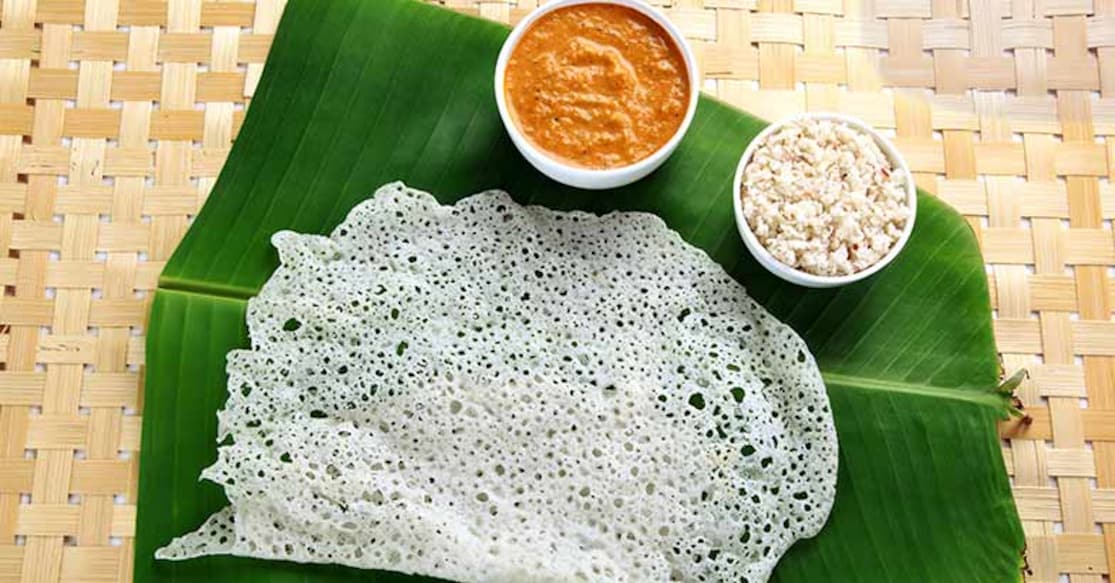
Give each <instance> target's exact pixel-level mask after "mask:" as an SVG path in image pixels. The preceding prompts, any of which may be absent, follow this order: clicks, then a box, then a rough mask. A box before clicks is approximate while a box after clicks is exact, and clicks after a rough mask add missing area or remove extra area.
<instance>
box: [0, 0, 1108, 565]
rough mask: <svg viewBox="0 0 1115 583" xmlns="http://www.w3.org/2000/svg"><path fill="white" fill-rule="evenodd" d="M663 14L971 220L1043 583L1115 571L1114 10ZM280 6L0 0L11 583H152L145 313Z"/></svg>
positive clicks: (742, 93)
mask: <svg viewBox="0 0 1115 583" xmlns="http://www.w3.org/2000/svg"><path fill="white" fill-rule="evenodd" d="M369 1H372V0H369ZM535 2H536V0H520V1H519V2H517V3H515V2H511V3H509V2H508V1H506V0H488V1H481V2H477V1H475V0H445V1H443V2H442V3H448V4H450V5H451V6H452V7H453V8H456V9H460V10H463V11H466V12H469V13H472V14H479V15H481V16H485V17H488V18H493V19H496V20H501V21H504V22H514V21H515V20H517V19H518V18H520V17H521V16H522V15H523V14H524V13H525V12H526V11H528V10H529V9H530V8H531V7H533V6H534V5H535ZM658 3H659V4H662V5H664V6H665V8H666V11H667V12H668V14H669V15H670V17H671V18H673V19H674V21H675V22H676V23H677V24H678V25H679V26H680V27H681V29H682V30H683V31H684V32H685V34H686V35H687V36H688V37H689V38H690V39H692V41H693V43H694V46H695V48H696V50H697V52H698V53H699V58H700V62H701V67H702V70H703V72H704V76H705V89H706V90H707V91H708V92H710V93H712V94H715V95H718V96H719V97H721V98H722V99H725V100H727V101H728V102H730V103H733V104H735V105H738V106H740V107H743V108H746V109H748V110H750V111H752V112H754V113H756V114H758V115H761V116H765V117H777V116H780V115H783V114H788V113H792V112H797V111H802V110H806V109H814V110H816V109H827V110H838V111H843V112H847V113H851V114H853V115H857V116H859V117H862V118H865V119H867V120H868V121H870V122H871V123H873V124H875V125H876V126H878V127H881V128H885V129H892V130H894V132H895V135H896V136H897V137H896V141H897V143H898V144H899V146H900V148H901V149H902V150H903V152H904V153H905V155H906V156H907V158H908V159H909V161H910V164H911V166H912V167H913V169H914V170H915V172H917V176H918V181H919V184H920V185H921V186H922V187H923V188H926V189H927V190H930V191H933V192H936V193H937V194H938V195H939V196H941V197H942V198H944V199H945V200H947V201H949V202H950V203H952V204H953V205H954V206H955V207H956V208H958V209H959V210H960V211H961V212H962V213H964V214H965V215H966V216H967V217H968V219H969V221H970V223H971V225H972V227H973V228H974V229H975V230H976V232H977V233H978V234H979V237H980V240H981V244H982V246H983V251H984V255H985V257H986V260H987V263H988V278H989V280H990V283H991V290H992V302H993V303H994V306H995V309H996V316H997V322H996V336H997V338H998V342H999V348H1000V349H1001V350H1002V351H1003V353H1004V354H1003V360H1004V363H1005V365H1006V366H1007V368H1011V369H1013V368H1017V367H1022V366H1025V367H1027V368H1029V369H1030V370H1031V372H1032V378H1031V380H1030V381H1028V382H1027V383H1026V384H1025V386H1024V387H1023V389H1022V391H1021V397H1022V400H1023V401H1024V402H1025V404H1026V406H1027V411H1028V412H1029V414H1030V419H1031V422H1030V423H1029V424H1028V425H1023V424H1018V423H1015V424H1012V425H1010V426H1004V427H1003V436H1004V442H1003V447H1004V457H1005V458H1006V461H1007V471H1008V472H1010V473H1011V475H1012V476H1013V480H1014V491H1015V494H1016V499H1017V501H1018V506H1019V510H1020V512H1021V514H1022V518H1023V521H1024V525H1025V528H1026V533H1027V541H1028V547H1029V550H1028V560H1029V574H1028V577H1029V579H1030V580H1033V581H1055V580H1057V579H1058V578H1064V577H1063V575H1064V574H1068V577H1069V579H1070V580H1071V581H1074V582H1087V581H1099V580H1101V579H1102V578H1103V574H1106V573H1109V572H1111V571H1112V570H1113V569H1115V322H1113V321H1112V305H1113V302H1115V297H1113V292H1115V289H1113V286H1112V278H1113V277H1115V269H1113V265H1115V242H1113V239H1112V224H1111V223H1112V218H1113V217H1115V186H1113V183H1112V182H1110V181H1111V180H1113V179H1115V0H1094V1H1093V0H758V2H757V3H756V1H754V0H673V1H672V2H670V3H669V4H665V3H663V2H658ZM282 4H283V0H258V2H251V1H248V2H211V1H208V0H205V1H203V0H87V1H85V2H83V1H82V0H0V285H2V286H3V295H2V297H0V332H2V334H0V582H2V581H57V580H59V579H61V580H67V581H70V580H73V581H76V580H83V581H127V580H130V571H131V569H130V565H131V560H132V558H131V555H132V545H131V537H132V534H133V531H134V521H135V494H136V477H137V461H136V459H137V455H136V450H137V449H138V447H139V432H140V414H141V412H142V403H141V395H142V392H141V390H140V388H141V383H142V377H143V361H144V354H143V330H144V319H145V317H146V313H147V308H148V305H149V301H150V293H151V290H152V289H153V288H154V287H155V283H156V278H157V275H158V273H159V270H160V269H161V267H162V266H163V264H164V262H165V261H166V259H167V258H168V257H169V255H170V253H171V251H172V250H173V249H174V246H175V244H176V243H177V242H178V240H179V238H180V237H181V236H182V234H183V233H184V231H185V229H186V227H187V225H188V222H189V218H190V216H191V215H192V214H193V213H194V212H195V211H196V209H198V208H199V207H200V206H201V204H202V203H203V202H204V201H205V198H206V196H207V195H208V193H209V191H210V189H211V188H212V186H213V183H214V180H215V178H216V176H217V173H218V171H219V169H220V166H221V163H222V161H223V160H224V158H225V156H226V154H227V153H228V149H229V146H230V144H231V141H232V139H233V137H234V136H235V134H236V131H237V129H238V128H239V124H240V122H241V120H242V119H243V115H244V112H243V109H244V107H245V106H246V105H247V104H248V102H249V101H250V98H251V95H252V92H253V90H254V88H255V85H256V82H257V80H258V78H259V74H260V71H261V69H262V62H263V60H264V58H265V56H266V51H267V48H268V46H269V43H270V41H271V34H272V33H273V32H274V29H275V26H276V24H277V22H278V18H279V15H280V13H281V10H282Z"/></svg>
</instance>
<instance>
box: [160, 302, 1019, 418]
mask: <svg viewBox="0 0 1115 583" xmlns="http://www.w3.org/2000/svg"><path fill="white" fill-rule="evenodd" d="M165 283H166V285H162V284H160V288H159V293H169V294H183V295H190V296H202V297H207V298H210V299H214V300H219V301H223V302H230V303H236V304H247V303H248V300H250V299H251V298H252V296H254V295H255V294H256V293H258V292H255V291H250V290H244V289H241V288H235V287H232V286H221V285H217V284H209V283H205V282H178V281H170V282H165ZM189 283H192V284H194V285H186V284H189ZM219 291H223V292H224V293H215V292H219ZM821 376H822V378H824V381H825V386H826V387H827V388H828V389H829V390H830V391H831V390H832V389H833V388H834V387H841V390H865V391H881V392H891V393H903V394H910V395H920V396H923V397H932V398H938V399H948V400H954V401H964V402H968V403H973V404H976V405H981V406H984V407H990V408H992V409H994V410H996V411H1001V412H1003V413H1006V412H1007V411H1008V410H1009V399H1008V398H1007V397H1006V396H1004V395H1000V394H998V393H997V392H996V391H995V390H994V387H990V386H988V387H983V386H960V387H943V386H937V385H931V384H926V383H911V382H907V381H899V380H894V379H876V378H872V377H864V376H859V375H850V374H844V373H839V372H827V371H823V370H822V371H821Z"/></svg>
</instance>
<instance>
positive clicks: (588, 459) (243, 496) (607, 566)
mask: <svg viewBox="0 0 1115 583" xmlns="http://www.w3.org/2000/svg"><path fill="white" fill-rule="evenodd" d="M272 240H273V242H274V244H275V246H276V247H277V248H278V250H279V255H280V258H281V261H282V264H281V265H280V267H279V268H278V269H277V270H276V271H275V273H274V275H272V277H271V279H270V280H269V281H268V282H267V284H266V285H265V286H264V287H263V289H262V290H261V291H260V294H259V296H257V297H256V298H254V299H252V300H251V302H250V303H249V307H248V328H249V330H250V333H251V343H252V345H251V349H249V350H237V351H233V352H231V353H230V354H229V358H228V372H229V375H230V380H229V398H228V403H227V404H226V405H225V409H224V410H223V411H221V412H220V413H219V419H220V430H219V433H220V435H218V440H221V441H222V442H224V443H228V444H227V445H222V446H220V447H219V450H218V451H219V459H218V461H217V462H216V463H215V464H214V465H213V466H211V467H210V468H208V469H206V470H205V472H204V474H203V476H204V477H205V478H207V479H209V480H212V481H214V482H216V483H219V484H221V485H222V486H224V489H225V492H226V493H227V495H228V498H229V500H230V501H231V505H230V506H228V507H227V508H225V509H224V510H222V511H220V512H218V513H217V514H214V515H213V516H212V517H211V518H210V519H209V520H208V521H207V522H206V523H205V524H204V525H203V526H202V527H201V528H200V529H199V530H197V531H196V532H193V533H190V534H187V535H185V536H182V537H180V538H177V539H175V540H174V541H173V542H171V543H170V544H169V545H168V546H167V547H165V548H163V549H161V550H159V551H158V553H157V555H156V556H157V557H159V558H163V559H186V558H190V557H196V556H200V555H212V554H231V555H242V556H250V557H258V558H264V559H283V560H290V561H300V562H315V563H340V564H344V565H350V566H354V567H362V568H374V569H388V570H393V571H402V572H407V573H419V574H424V575H432V576H436V577H442V578H446V579H452V580H457V581H527V580H540V581H557V580H562V581H567V580H591V581H601V580H615V581H635V582H644V581H663V580H669V579H675V580H685V581H697V580H700V581H721V580H725V581H726V580H732V581H739V580H741V579H746V580H747V581H751V582H755V581H761V580H764V579H766V578H767V577H768V576H769V575H770V572H771V570H772V569H773V567H774V565H775V563H776V562H777V561H778V559H779V557H781V556H782V554H783V553H784V552H785V551H786V549H787V548H788V547H789V546H790V545H791V544H792V543H793V542H794V541H795V540H797V539H800V538H803V537H809V536H812V535H814V534H816V533H817V532H818V531H819V530H820V528H821V526H822V525H823V524H824V522H825V518H826V517H827V516H828V513H829V510H830V509H831V507H832V503H833V498H834V496H835V486H836V468H837V443H836V434H835V430H834V428H833V421H832V415H831V412H830V410H829V405H828V399H827V397H826V395H825V389H824V385H823V383H822V380H821V375H820V372H819V371H818V369H817V365H816V363H815V362H814V360H813V357H812V355H810V353H809V351H808V350H807V348H806V346H805V344H804V343H803V342H802V340H801V339H800V338H798V336H797V335H796V334H795V333H794V332H793V331H792V330H791V329H790V328H789V327H788V326H785V325H784V324H782V323H780V322H778V321H777V320H776V319H775V318H773V317H772V316H770V315H769V314H767V313H766V311H764V310H763V308H762V307H760V306H759V305H758V304H756V303H755V302H754V301H753V300H751V299H750V298H749V297H748V296H747V295H746V294H745V293H744V290H743V288H742V287H741V286H740V285H739V284H737V283H736V282H735V281H733V280H732V279H731V278H730V277H729V276H728V275H727V274H726V273H725V272H724V271H723V270H722V269H721V268H720V267H719V266H718V265H717V264H716V263H714V262H713V261H712V260H710V259H709V258H708V257H707V256H706V255H705V254H704V253H703V252H701V251H699V250H697V249H695V248H693V247H691V246H690V245H688V244H686V243H685V242H684V241H682V240H681V238H680V237H679V236H678V235H677V234H676V233H674V232H673V231H671V230H669V229H668V228H667V227H666V225H665V224H664V223H663V222H662V221H661V220H660V219H658V218H657V217H655V216H653V215H649V214H643V213H612V214H609V215H607V216H603V217H597V216H594V215H590V214H585V213H579V212H574V213H565V212H556V211H550V210H547V209H544V208H540V207H522V206H520V205H518V204H516V203H515V202H513V201H512V200H511V199H510V198H509V197H508V196H507V195H506V194H504V193H502V192H485V193H481V194H477V195H475V196H472V197H470V198H467V199H465V200H462V201H460V202H458V203H457V204H456V205H453V206H441V205H439V204H438V203H437V202H436V201H435V200H434V198H433V197H432V196H430V195H428V194H426V193H423V192H419V191H415V190H411V189H408V188H406V187H405V186H404V185H402V184H399V183H396V184H390V185H387V186H384V187H383V188H381V189H380V190H379V191H378V192H377V193H376V196H375V197H374V198H372V199H371V200H368V201H367V202H365V203H363V204H361V205H360V206H358V207H356V208H355V209H354V210H353V211H352V212H351V213H350V214H349V216H348V218H347V219H346V220H345V222H344V223H342V224H341V225H340V226H338V227H337V229H336V230H334V232H333V234H332V235H331V236H330V237H320V236H314V235H299V234H295V233H291V232H280V233H277V234H276V235H275V236H274V237H273V239H272ZM228 437H231V440H229V441H228V442H225V441H224V440H225V439H226V438H228Z"/></svg>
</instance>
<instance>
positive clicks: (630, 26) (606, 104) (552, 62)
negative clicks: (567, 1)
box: [504, 3, 692, 169]
mask: <svg viewBox="0 0 1115 583" xmlns="http://www.w3.org/2000/svg"><path fill="white" fill-rule="evenodd" d="M691 90H692V89H691V88H690V87H689V75H688V72H687V69H686V66H685V59H684V57H682V54H681V51H680V50H679V49H678V47H677V45H676V44H675V43H674V41H673V39H672V38H671V37H670V35H669V33H668V32H666V30H665V29H663V28H662V26H661V25H659V24H658V23H657V22H655V21H654V20H652V19H651V18H650V17H648V16H646V15H644V14H642V13H641V12H639V11H637V10H635V9H633V8H628V7H626V6H619V5H616V4H604V3H590V4H577V5H573V6H567V7H564V8H559V9H557V10H554V11H553V12H550V13H547V14H545V15H543V16H542V17H541V18H539V19H538V20H537V21H535V22H534V23H533V24H532V25H531V26H530V28H528V29H527V30H526V32H525V33H524V34H523V36H522V38H521V39H520V40H519V43H518V45H516V46H515V48H514V50H512V52H511V57H510V59H509V60H508V63H507V70H506V73H505V74H504V93H505V97H506V100H507V103H508V109H509V110H510V112H511V117H512V119H513V120H514V121H515V125H516V126H517V127H518V128H519V130H520V131H521V132H522V133H523V134H524V135H526V137H527V139H528V140H530V142H531V143H532V144H533V145H534V146H535V147H537V148H539V149H541V150H542V151H544V152H546V153H547V154H549V155H550V156H551V157H554V158H557V159H559V160H562V161H564V162H566V163H568V164H572V165H574V166H581V167H585V168H598V169H599V168H616V167H620V166H627V165H629V164H633V163H635V162H637V161H639V160H642V159H643V158H646V157H647V156H650V155H651V154H653V153H654V152H655V151H656V150H658V149H659V148H661V147H662V146H663V145H664V144H665V143H666V142H668V141H670V138H671V137H673V135H674V132H676V131H677V129H678V127H679V126H680V125H681V123H682V121H683V120H684V118H685V113H686V110H687V109H688V107H689V92H690V91H691Z"/></svg>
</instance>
